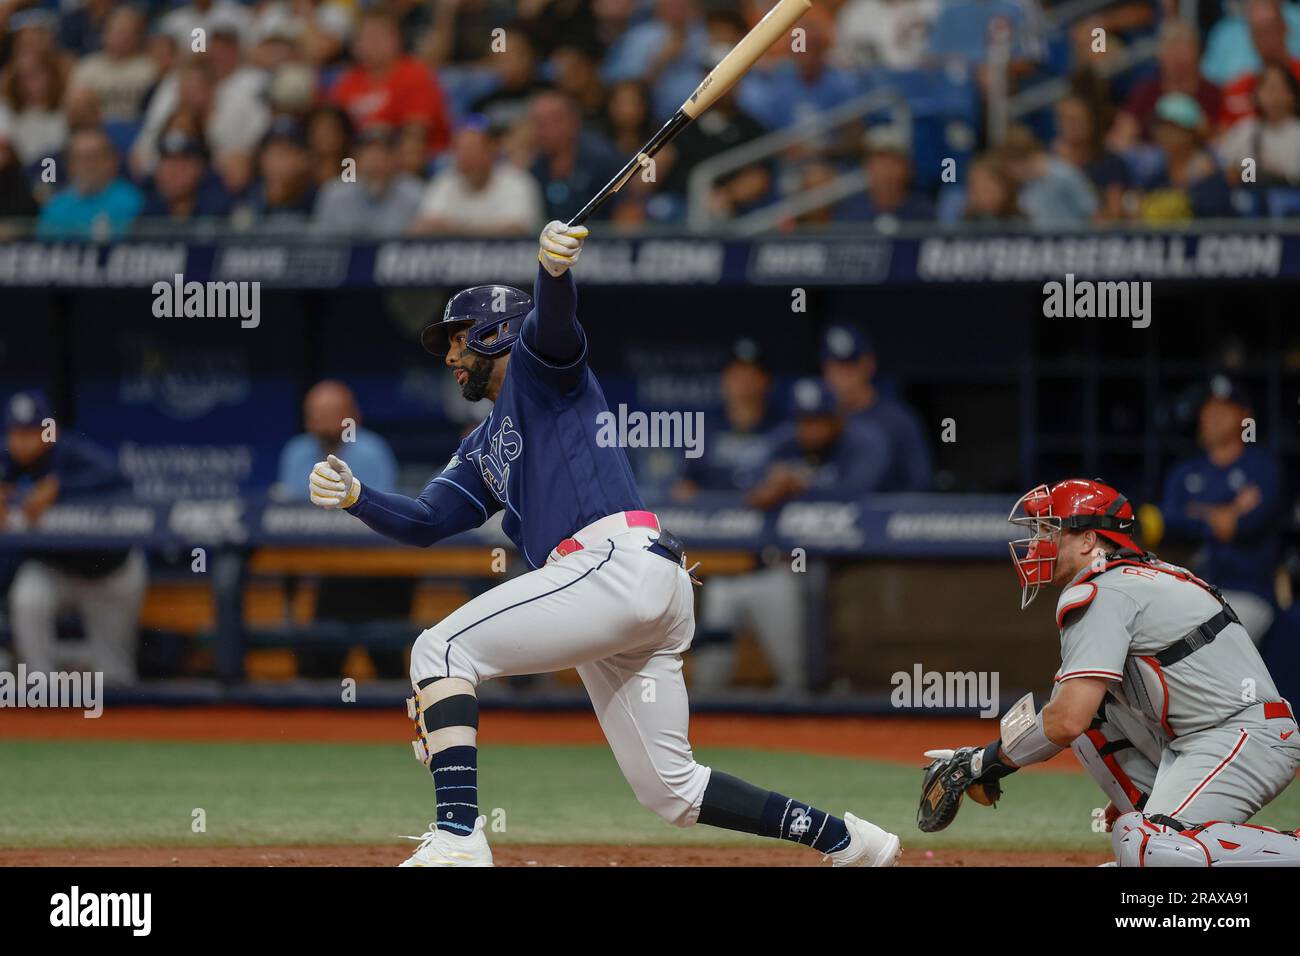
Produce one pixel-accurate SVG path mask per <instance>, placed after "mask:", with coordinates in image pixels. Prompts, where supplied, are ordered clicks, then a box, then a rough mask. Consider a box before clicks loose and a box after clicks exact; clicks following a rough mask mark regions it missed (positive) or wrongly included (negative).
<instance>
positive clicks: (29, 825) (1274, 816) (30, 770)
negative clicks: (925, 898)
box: [0, 741, 1300, 850]
mask: <svg viewBox="0 0 1300 956" xmlns="http://www.w3.org/2000/svg"><path fill="white" fill-rule="evenodd" d="M699 759H700V760H701V761H702V762H704V763H708V764H710V765H713V766H717V767H722V768H725V769H727V770H728V772H730V773H735V774H738V775H740V776H742V777H746V778H748V779H751V780H753V781H754V782H755V783H759V784H761V785H763V786H767V787H771V788H773V789H776V790H780V791H782V792H785V793H788V794H792V795H797V796H799V797H800V798H801V799H806V800H809V801H811V802H813V803H815V804H817V805H819V806H822V807H825V808H826V809H828V810H831V811H832V812H835V813H839V812H842V811H843V810H845V809H850V810H853V811H854V812H856V813H859V814H861V815H864V816H867V817H868V818H870V819H871V820H873V821H875V822H877V823H879V824H880V825H881V826H884V827H887V828H889V829H891V830H894V831H895V832H897V833H900V834H906V840H907V846H908V847H909V849H911V848H917V849H925V848H927V847H933V848H939V847H961V848H975V847H980V848H988V849H1038V850H1079V849H1094V850H1105V849H1106V842H1105V837H1104V836H1102V835H1100V834H1097V833H1094V832H1093V831H1092V829H1091V826H1090V823H1089V819H1090V813H1091V811H1092V809H1093V808H1094V807H1097V806H1100V805H1101V804H1102V803H1103V802H1104V801H1102V800H1101V797H1100V792H1099V791H1098V790H1097V789H1096V788H1095V787H1094V786H1093V785H1092V784H1091V783H1090V782H1089V781H1088V779H1087V778H1085V777H1084V776H1082V775H1079V774H1021V775H1019V776H1016V777H1013V778H1011V779H1010V780H1008V781H1007V783H1006V791H1007V795H1006V797H1005V798H1004V799H1003V801H1002V804H1001V806H1000V807H999V808H998V809H996V810H990V809H987V808H984V807H979V806H975V805H973V804H969V803H968V804H967V805H966V806H964V807H963V808H962V813H961V816H960V817H959V818H958V820H957V822H956V823H955V824H954V825H953V826H952V828H951V829H949V830H948V831H947V832H945V833H943V834H938V835H926V834H922V833H920V832H918V831H917V830H916V827H915V824H914V819H915V817H914V815H915V808H916V800H917V797H918V791H919V786H920V775H919V772H918V771H917V770H915V769H912V768H908V767H901V766H898V765H895V764H888V763H881V762H876V761H868V760H851V759H842V758H833V757H814V756H800V755H794V754H783V753H770V752H759V751H753V750H735V749H702V750H701V751H700V752H699ZM480 767H481V776H480V794H481V801H482V806H483V810H484V812H485V813H488V814H489V815H490V814H491V813H492V812H493V810H494V809H497V808H499V809H500V810H503V811H504V813H505V829H504V831H503V832H494V833H493V841H494V842H501V843H613V844H626V843H631V844H652V843H658V844H680V845H691V844H694V845H701V844H708V845H719V846H721V845H743V844H746V843H752V842H753V841H755V840H756V838H754V837H749V836H745V835H737V834H729V833H726V832H724V831H719V830H714V829H711V828H704V827H700V828H693V829H690V830H684V831H683V830H677V829H675V828H673V827H670V826H668V825H667V824H665V823H663V822H661V821H660V820H659V819H658V818H656V817H655V816H653V815H652V814H651V813H650V812H649V811H647V810H644V809H642V808H641V807H640V806H638V805H637V803H636V800H635V799H634V798H633V797H632V794H631V792H630V791H629V789H628V787H627V784H626V783H624V781H623V779H622V777H621V776H620V774H619V772H618V768H617V767H616V766H615V764H614V761H613V758H612V757H611V756H610V754H609V751H608V750H607V749H606V748H605V747H603V746H598V745H592V746H565V747H561V746H487V747H485V748H484V749H483V750H482V752H481V757H480ZM0 768H2V770H0V846H3V847H59V846H69V847H80V848H95V847H132V846H182V845H193V844H194V843H195V842H196V841H202V842H203V843H204V844H206V845H210V846H218V845H219V846H258V845H317V844H322V845H349V844H353V845H355V844H383V843H389V842H393V841H394V838H395V837H396V835H398V834H404V833H419V832H420V831H421V830H422V829H423V828H424V824H425V823H426V821H428V820H429V819H430V816H431V814H430V811H431V804H432V796H433V794H432V787H431V786H430V785H429V783H428V780H427V778H426V776H425V772H424V770H423V769H422V768H421V767H420V766H419V765H418V764H417V763H416V762H415V761H414V760H413V759H412V758H411V756H410V754H409V753H408V752H405V751H404V750H403V749H402V748H401V747H394V746H383V745H374V744H274V743H265V744H263V743H257V744H230V743H192V744H191V743H132V742H95V743H94V744H92V745H86V744H81V743H76V742H64V741H58V742H45V741H3V742H0ZM196 808H201V809H202V810H204V811H205V813H206V824H207V831H206V833H194V832H192V831H191V820H192V819H193V817H192V814H193V811H194V810H195V809H196ZM1297 821H1300V790H1296V789H1295V788H1292V790H1291V791H1289V792H1288V793H1287V794H1285V795H1284V796H1283V797H1282V799H1280V800H1279V801H1278V802H1277V803H1275V804H1274V805H1273V806H1272V807H1270V808H1268V809H1267V810H1266V811H1265V813H1264V814H1261V817H1260V818H1259V821H1258V822H1261V823H1268V824H1273V825H1287V826H1294V825H1295V824H1296V822H1297Z"/></svg>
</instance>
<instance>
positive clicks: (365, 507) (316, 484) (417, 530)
mask: <svg viewBox="0 0 1300 956" xmlns="http://www.w3.org/2000/svg"><path fill="white" fill-rule="evenodd" d="M454 461H455V459H453V462H454ZM449 467H450V466H449ZM445 475H446V472H444V473H443V474H441V475H438V476H437V477H436V478H434V479H433V480H432V481H430V482H429V483H428V484H427V485H425V487H424V491H422V492H420V497H418V498H410V497H407V496H406V495H399V494H392V493H389V492H383V491H374V490H373V489H370V488H367V487H366V486H364V485H362V484H361V482H360V480H358V479H357V478H356V477H355V476H354V475H353V474H352V469H351V468H349V467H348V465H347V462H345V461H343V460H342V459H341V458H337V457H335V456H334V455H330V456H329V458H328V460H326V461H321V462H317V463H316V467H315V468H313V469H312V473H311V479H310V484H311V500H312V504H315V505H318V506H319V507H322V508H345V509H347V511H348V512H349V513H350V514H353V515H355V516H356V517H358V518H360V519H361V520H362V521H364V522H365V523H366V524H367V525H369V526H370V527H371V528H373V529H374V530H375V531H378V532H379V533H380V534H382V535H384V536H385V537H388V538H392V539H393V540H394V541H400V542H401V543H402V544H410V545H414V546H415V547H417V548H427V547H429V545H431V544H435V543H437V542H438V541H441V540H442V539H444V538H450V537H451V536H452V535H455V534H460V532H462V531H468V530H470V529H471V528H477V527H478V526H479V525H481V524H482V523H483V522H484V521H486V520H487V517H488V513H489V512H488V510H487V508H486V507H485V506H484V505H483V503H482V502H480V501H478V500H477V499H475V498H473V497H472V495H471V493H470V492H469V491H466V490H464V489H463V488H461V487H460V486H459V485H457V484H455V483H454V482H452V481H450V480H448V479H447V478H446V477H445Z"/></svg>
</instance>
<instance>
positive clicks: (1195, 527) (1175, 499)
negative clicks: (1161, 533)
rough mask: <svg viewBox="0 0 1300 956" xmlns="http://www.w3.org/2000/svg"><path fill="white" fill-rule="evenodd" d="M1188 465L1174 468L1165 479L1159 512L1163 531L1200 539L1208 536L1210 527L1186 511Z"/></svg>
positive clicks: (1187, 500) (1181, 536) (1177, 535)
mask: <svg viewBox="0 0 1300 956" xmlns="http://www.w3.org/2000/svg"><path fill="white" fill-rule="evenodd" d="M1189 467H1190V465H1189V464H1188V463H1184V464H1181V465H1178V466H1177V467H1175V468H1174V470H1173V471H1172V472H1170V473H1169V477H1168V478H1167V479H1165V497H1164V501H1162V502H1161V503H1160V514H1161V516H1162V517H1163V518H1164V521H1165V532H1166V533H1167V534H1169V535H1171V536H1173V537H1176V538H1183V539H1184V540H1192V541H1195V540H1200V539H1203V538H1208V537H1209V536H1210V527H1209V525H1207V524H1206V523H1205V522H1204V521H1202V520H1201V519H1200V518H1193V517H1192V516H1191V515H1190V514H1188V513H1187V509H1188V506H1189V505H1190V504H1191V500H1190V497H1189V496H1188V494H1187V485H1186V480H1187V472H1188V469H1189Z"/></svg>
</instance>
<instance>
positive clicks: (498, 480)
mask: <svg viewBox="0 0 1300 956" xmlns="http://www.w3.org/2000/svg"><path fill="white" fill-rule="evenodd" d="M523 453H524V439H523V436H522V435H520V434H519V432H517V431H515V428H514V422H512V421H511V420H510V416H509V415H507V416H505V417H504V418H503V419H501V424H500V425H499V426H497V430H496V431H494V432H493V433H492V435H491V437H490V438H489V440H488V444H487V447H486V448H484V449H482V450H480V451H479V463H478V466H479V471H480V472H482V474H483V483H484V484H486V485H487V486H488V488H489V489H491V491H492V494H494V495H496V498H497V500H498V501H500V502H501V503H502V504H505V503H506V501H507V500H508V492H507V489H506V485H507V483H508V482H509V481H510V463H511V462H512V461H515V460H516V459H517V458H518V457H519V456H520V455H522V454H523Z"/></svg>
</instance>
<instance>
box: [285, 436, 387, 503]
mask: <svg viewBox="0 0 1300 956" xmlns="http://www.w3.org/2000/svg"><path fill="white" fill-rule="evenodd" d="M356 438H357V440H356V441H353V442H344V443H343V444H342V445H340V446H339V448H338V449H337V450H336V451H334V454H335V455H338V457H340V458H342V459H343V460H344V461H346V462H347V463H348V467H349V468H351V469H352V473H353V474H354V475H356V476H357V478H358V479H359V480H360V481H361V484H363V485H365V486H366V487H367V488H371V489H373V490H374V491H396V490H397V459H396V457H394V455H393V450H392V449H391V448H389V447H388V442H386V441H384V439H382V438H380V437H379V436H378V435H376V434H375V433H374V432H372V431H367V430H366V429H364V428H358V429H357V436H356ZM327 454H329V453H328V452H326V451H325V450H324V449H322V448H321V445H320V440H319V439H318V438H317V437H316V436H315V435H309V434H306V433H304V434H301V435H297V436H295V437H293V438H291V439H289V441H288V443H287V444H286V445H285V446H284V450H283V451H281V452H280V478H279V484H280V490H281V493H282V494H284V495H285V496H286V498H288V499H290V500H292V501H307V500H309V498H308V494H307V478H308V476H309V475H311V470H312V469H313V468H314V467H316V462H318V461H323V460H324V458H325V456H326V455H327Z"/></svg>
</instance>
